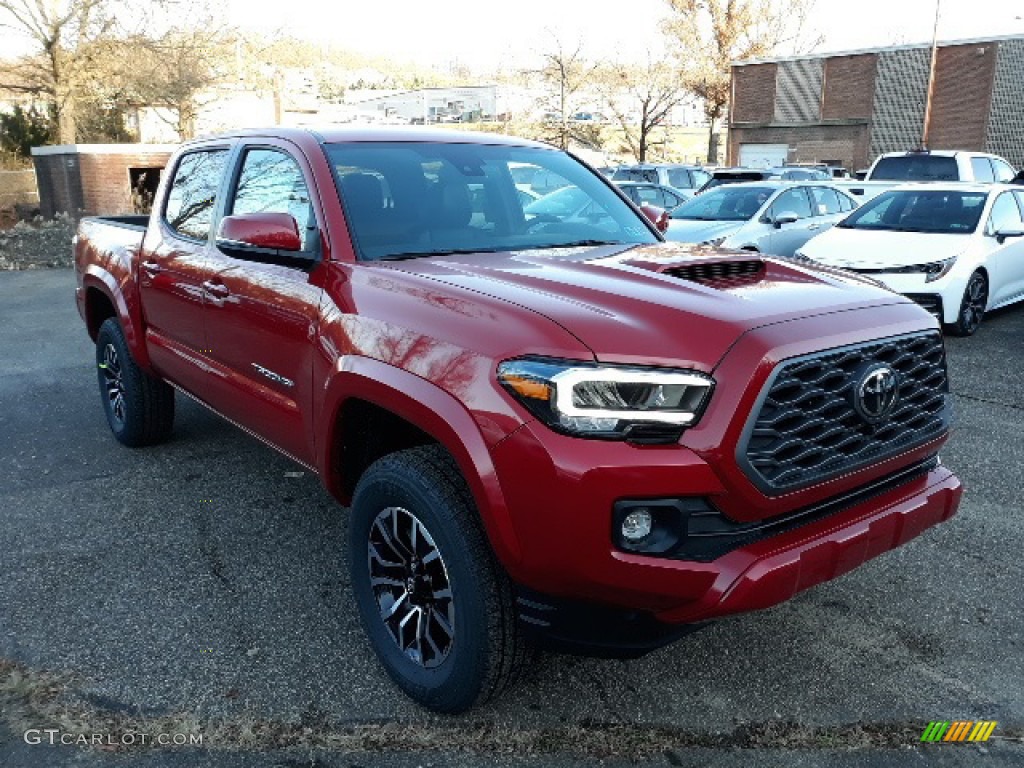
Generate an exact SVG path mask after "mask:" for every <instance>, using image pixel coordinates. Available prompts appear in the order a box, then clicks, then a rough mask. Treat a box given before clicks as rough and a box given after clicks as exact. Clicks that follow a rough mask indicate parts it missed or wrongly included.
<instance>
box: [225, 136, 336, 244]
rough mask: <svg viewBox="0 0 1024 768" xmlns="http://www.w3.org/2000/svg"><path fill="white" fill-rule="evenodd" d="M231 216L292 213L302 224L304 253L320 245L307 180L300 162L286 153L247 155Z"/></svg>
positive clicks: (260, 151)
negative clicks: (239, 214)
mask: <svg viewBox="0 0 1024 768" xmlns="http://www.w3.org/2000/svg"><path fill="white" fill-rule="evenodd" d="M231 213H289V214H291V215H292V218H294V219H295V223H296V224H298V227H299V236H300V237H301V238H302V250H303V251H310V250H312V249H313V248H314V246H315V245H316V237H317V232H318V229H317V225H316V217H315V216H314V215H313V205H312V203H311V202H310V199H309V189H308V188H307V186H306V180H305V178H303V176H302V170H301V169H300V168H299V165H298V163H296V162H295V160H294V158H292V157H290V156H289V155H287V154H285V153H284V152H279V151H277V150H273V149H251V150H249V151H248V152H246V154H245V160H244V162H243V165H242V173H241V175H239V177H238V186H236V187H235V199H234V202H233V204H232V206H231Z"/></svg>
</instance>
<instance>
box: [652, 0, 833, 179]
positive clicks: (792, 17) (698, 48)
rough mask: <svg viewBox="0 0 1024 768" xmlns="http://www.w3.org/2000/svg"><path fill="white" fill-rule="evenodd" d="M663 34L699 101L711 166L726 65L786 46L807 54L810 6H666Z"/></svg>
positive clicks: (791, 1)
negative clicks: (668, 14) (702, 105)
mask: <svg viewBox="0 0 1024 768" xmlns="http://www.w3.org/2000/svg"><path fill="white" fill-rule="evenodd" d="M666 1H667V2H668V4H669V6H670V8H671V14H670V16H669V18H668V19H667V20H666V21H665V22H664V24H663V31H664V32H665V34H666V35H667V36H668V37H669V39H670V40H671V41H672V42H673V44H674V45H675V47H676V56H677V59H678V61H679V65H680V70H681V74H682V82H683V84H684V85H685V86H686V88H687V89H689V90H690V91H691V92H692V93H693V94H695V95H696V96H699V97H700V98H701V99H703V100H704V114H705V116H706V117H707V119H708V161H709V162H714V161H715V159H716V158H715V157H714V156H713V155H714V154H715V127H716V123H717V122H718V121H719V120H720V119H721V118H722V117H723V115H724V114H725V111H726V108H727V107H728V105H729V98H730V77H731V74H732V71H731V63H732V62H733V61H737V60H740V59H749V58H756V57H760V56H767V55H769V54H771V53H772V52H774V51H775V50H776V49H777V48H778V47H780V46H782V45H786V44H789V45H791V46H792V47H793V48H794V50H796V49H798V48H802V49H804V50H810V49H811V48H813V47H815V46H817V45H818V44H819V43H820V42H821V39H820V38H818V39H816V40H813V41H811V40H805V39H804V25H805V23H806V21H807V14H808V13H809V11H810V10H811V8H812V6H813V5H814V2H815V0H666Z"/></svg>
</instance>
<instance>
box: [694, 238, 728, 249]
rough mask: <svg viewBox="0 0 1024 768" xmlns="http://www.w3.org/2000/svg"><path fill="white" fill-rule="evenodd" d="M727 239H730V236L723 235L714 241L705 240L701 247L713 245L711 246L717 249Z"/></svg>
mask: <svg viewBox="0 0 1024 768" xmlns="http://www.w3.org/2000/svg"><path fill="white" fill-rule="evenodd" d="M727 237H729V236H728V235H722V236H721V237H716V238H714V239H712V240H705V241H704V242H703V243H701V245H711V246H714V247H716V248H717V247H718V246H720V245H721V244H722V243H724V242H725V239H726V238H727Z"/></svg>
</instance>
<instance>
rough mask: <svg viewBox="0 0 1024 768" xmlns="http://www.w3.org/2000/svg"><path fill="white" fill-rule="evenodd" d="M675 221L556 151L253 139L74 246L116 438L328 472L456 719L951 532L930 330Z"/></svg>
mask: <svg viewBox="0 0 1024 768" xmlns="http://www.w3.org/2000/svg"><path fill="white" fill-rule="evenodd" d="M523 168H529V169H533V170H534V171H535V172H537V173H543V174H545V175H546V177H548V178H551V179H556V180H557V183H558V186H559V189H558V190H556V192H554V193H553V194H557V195H559V200H561V201H562V204H561V205H552V206H548V207H545V210H544V212H543V213H531V212H529V211H528V210H524V200H523V197H522V195H520V194H519V190H517V187H516V184H515V177H516V176H517V175H520V173H521V171H522V169H523ZM525 207H526V208H527V209H528V208H530V206H529V205H526V206H525ZM665 224H666V222H665V219H664V216H663V215H661V212H659V211H658V210H657V209H643V210H641V209H639V208H637V207H635V206H634V205H633V204H632V203H631V202H629V200H628V199H627V198H626V197H625V196H624V195H623V194H622V193H621V192H620V191H618V190H617V189H616V188H615V187H614V185H612V184H611V183H610V182H609V181H607V180H606V179H605V178H604V177H602V176H601V175H600V174H599V173H597V172H595V171H594V170H592V169H591V168H590V167H588V166H587V165H586V164H585V163H583V162H581V161H579V160H578V159H576V158H574V157H573V156H572V155H571V154H569V153H566V152H563V151H560V150H557V149H554V148H552V147H550V146H548V145H545V144H541V143H535V142H530V141H525V140H520V139H514V138H507V137H500V136H496V135H485V134H472V133H464V132H444V131H437V130H432V129H426V128H420V129H416V128H411V129H410V128H406V129H396V130H385V129H379V128H354V129H339V128H331V129H326V130H323V131H321V132H317V131H313V130H305V129H283V128H275V129H271V130H266V131H243V132H238V133H232V134H227V135H222V136H217V137H212V138H205V139H202V140H198V141H194V142H191V143H188V144H186V145H185V146H183V147H182V148H181V149H180V150H179V151H178V152H177V153H176V154H175V155H174V157H173V158H172V159H171V161H170V164H169V165H168V167H167V169H166V171H165V173H164V176H163V179H162V181H161V185H160V188H159V190H158V192H157V196H156V202H155V204H154V206H153V212H152V214H151V215H150V216H149V217H109V218H86V219H84V220H82V222H81V224H80V227H79V232H78V237H77V241H76V245H75V264H76V270H77V302H78V307H79V310H80V312H81V315H82V317H83V319H84V321H85V325H86V327H87V329H88V332H89V335H90V336H91V338H92V339H93V340H94V341H95V348H96V366H97V376H98V381H99V389H100V394H101V398H102V404H103V409H104V411H105V414H106V420H107V422H108V424H109V426H110V429H111V430H112V431H113V434H114V436H115V437H116V438H117V439H118V440H119V441H120V442H122V443H123V444H125V445H127V446H133V447H134V446H144V445H149V444H154V443H157V442H160V441H162V440H164V439H166V438H168V437H169V435H170V434H171V431H172V426H173V421H174V407H175V397H176V395H177V394H178V393H181V394H182V395H188V396H189V397H191V398H193V399H195V400H197V401H198V402H200V403H202V404H203V405H205V406H207V407H208V408H210V409H212V410H213V411H215V412H216V413H218V414H221V415H222V416H223V417H224V418H226V419H228V420H230V421H232V422H234V423H235V424H237V425H238V426H239V427H241V428H242V429H244V430H245V431H247V432H249V433H251V434H252V435H255V436H256V437H258V438H259V439H261V440H263V441H264V442H266V443H268V444H269V445H271V446H273V447H274V448H276V449H277V450H279V451H280V452H282V453H283V454H285V455H286V456H288V457H290V458H291V459H293V460H294V461H295V462H297V463H299V464H300V465H302V466H304V467H307V468H308V469H310V470H312V471H315V472H316V473H317V474H318V475H319V477H320V478H321V480H322V482H323V484H324V486H325V487H326V490H327V491H328V493H330V494H331V496H333V497H334V498H335V499H336V500H337V501H338V502H339V504H340V505H342V506H344V507H347V508H348V509H349V515H350V522H349V526H348V531H349V542H348V551H347V561H348V568H349V569H350V583H351V599H352V601H353V603H354V605H355V608H356V609H357V610H358V612H359V614H360V616H361V619H362V622H363V624H364V627H365V630H366V633H367V635H368V637H369V639H370V642H371V643H372V646H373V648H374V649H375V651H376V654H377V656H378V657H379V659H380V662H381V664H382V665H383V667H384V668H385V669H386V671H387V672H388V673H389V675H390V676H391V677H392V678H393V679H394V680H395V682H396V683H397V684H398V686H399V687H400V688H401V689H402V690H404V691H405V692H406V693H407V694H408V695H409V696H411V697H412V698H413V699H415V700H416V701H417V702H419V703H421V704H423V705H424V706H426V707H429V708H431V709H434V710H437V711H444V712H458V711H463V710H466V709H467V708H469V707H471V706H473V705H474V704H476V703H478V702H480V701H482V700H484V699H486V698H488V697H492V696H494V695H496V694H497V693H499V692H500V691H502V690H503V689H505V688H506V687H507V686H508V685H509V684H510V683H511V682H512V681H513V680H515V679H516V677H517V675H518V674H519V672H520V671H521V670H522V669H523V668H524V666H525V665H526V664H527V662H528V660H529V659H530V658H531V650H530V649H531V648H533V647H536V645H538V643H549V644H553V645H555V646H557V647H562V648H571V649H577V650H580V651H584V652H590V653H596V654H607V655H618V654H623V655H639V654H641V653H644V652H645V651H648V650H650V649H652V648H655V647H658V646H659V645H663V644H665V643H667V642H670V641H672V640H674V639H676V638H678V637H680V636H681V635H683V634H685V633H686V632H688V631H691V630H693V629H695V628H697V627H700V626H702V625H704V624H706V623H707V622H708V621H710V620H712V619H715V618H717V617H720V616H725V615H728V614H735V613H739V612H744V611H753V610H757V609H762V608H767V607H769V606H772V605H775V604H777V603H779V602H781V601H784V600H787V599H788V598H790V597H792V596H793V595H795V594H796V593H798V592H800V591H801V590H804V589H807V588H809V587H812V586H814V585H816V584H819V583H821V582H824V581H827V580H829V579H833V578H835V577H837V576H839V575H841V574H843V573H846V572H848V571H850V570H851V569H853V568H855V567H857V566H858V565H860V564H862V563H864V562H865V561H867V560H869V559H871V558H873V557H875V556H877V555H880V554H882V553H883V552H886V551H888V550H891V549H893V548H895V547H897V546H899V545H902V544H904V543H905V542H907V541H908V540H910V539H912V538H914V537H915V536H917V535H918V534H920V533H921V532H922V531H924V530H925V529H927V528H929V527H930V526H932V525H935V524H937V523H939V522H942V521H944V520H947V519H948V518H949V517H951V516H952V515H953V514H954V513H955V511H956V508H957V504H958V502H959V499H960V492H961V488H960V483H959V481H958V480H957V478H956V477H955V476H954V475H953V474H952V473H951V472H950V471H949V470H948V469H946V468H945V467H944V466H943V465H942V463H941V462H940V460H939V456H938V452H939V449H940V447H941V446H942V445H943V443H944V442H945V440H946V437H947V432H948V430H949V426H950V418H951V405H950V395H949V393H948V386H947V378H946V362H945V353H944V348H943V341H942V337H941V335H940V333H939V330H938V327H937V325H936V322H935V320H934V319H932V318H931V317H930V316H929V315H928V313H927V312H925V311H924V310H923V309H921V308H920V307H918V306H917V305H915V304H913V303H912V302H910V301H908V300H907V299H905V298H903V297H901V296H899V295H896V294H894V293H891V292H889V291H887V290H884V289H883V288H881V287H880V286H879V285H878V284H877V283H875V282H873V281H871V280H870V279H868V278H863V277H860V276H857V275H852V274H849V273H843V272H840V271H835V270H829V269H828V268H825V267H821V266H815V265H813V264H802V263H796V262H791V261H786V260H779V259H773V258H769V257H765V256H761V255H759V254H751V253H742V252H731V251H722V250H716V249H713V248H708V247H690V246H682V245H679V244H673V243H666V242H664V241H663V238H662V236H661V234H660V230H661V229H662V228H664V226H665Z"/></svg>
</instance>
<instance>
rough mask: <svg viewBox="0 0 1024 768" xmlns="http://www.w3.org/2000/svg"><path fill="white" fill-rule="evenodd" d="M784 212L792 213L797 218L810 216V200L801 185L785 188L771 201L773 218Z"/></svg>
mask: <svg viewBox="0 0 1024 768" xmlns="http://www.w3.org/2000/svg"><path fill="white" fill-rule="evenodd" d="M784 213H794V214H796V216H797V218H798V219H809V218H810V217H811V201H810V199H809V198H808V197H807V191H806V190H805V189H804V188H803V187H795V188H793V189H787V190H786V191H785V192H783V193H782V194H781V195H779V196H778V197H777V198H776V199H775V202H774V203H772V218H773V219H774V218H777V217H779V216H781V215H782V214H784Z"/></svg>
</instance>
